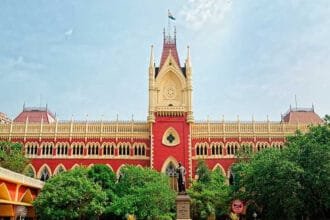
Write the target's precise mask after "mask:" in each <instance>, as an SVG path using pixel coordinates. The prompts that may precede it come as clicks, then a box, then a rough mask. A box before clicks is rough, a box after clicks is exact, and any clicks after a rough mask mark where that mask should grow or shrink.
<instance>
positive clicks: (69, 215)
mask: <svg viewBox="0 0 330 220" xmlns="http://www.w3.org/2000/svg"><path fill="white" fill-rule="evenodd" d="M105 203H106V193H105V192H103V191H102V189H101V187H100V186H99V185H98V184H95V183H94V182H93V181H91V180H90V179H89V178H88V177H87V170H86V169H85V168H75V169H73V170H71V171H68V172H62V173H60V174H58V175H56V176H54V177H52V178H51V179H49V180H48V181H47V182H46V184H45V186H44V188H43V189H42V190H41V193H40V194H39V196H38V197H37V199H36V200H35V202H34V203H33V205H34V206H35V208H36V212H37V215H38V216H39V218H40V219H84V218H86V219H93V218H96V217H97V216H100V215H101V214H102V213H103V212H104V207H105Z"/></svg>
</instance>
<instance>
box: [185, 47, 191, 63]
mask: <svg viewBox="0 0 330 220" xmlns="http://www.w3.org/2000/svg"><path fill="white" fill-rule="evenodd" d="M186 67H188V68H189V67H191V62H190V47H189V45H188V46H187V59H186Z"/></svg>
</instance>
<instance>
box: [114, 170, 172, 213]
mask: <svg viewBox="0 0 330 220" xmlns="http://www.w3.org/2000/svg"><path fill="white" fill-rule="evenodd" d="M120 175H121V177H120V179H119V182H118V183H117V186H116V199H115V200H114V202H113V204H112V206H111V207H112V210H113V212H114V213H116V214H117V215H121V216H125V215H127V214H132V215H135V216H136V218H138V219H147V218H150V219H155V218H159V217H161V216H173V213H171V211H173V209H174V202H175V192H174V191H173V190H172V189H171V188H170V186H169V180H168V177H167V176H165V175H164V174H162V173H158V172H157V171H155V170H152V169H149V168H140V167H134V166H125V167H123V168H122V169H121V174H120Z"/></svg>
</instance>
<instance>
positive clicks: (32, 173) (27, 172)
mask: <svg viewBox="0 0 330 220" xmlns="http://www.w3.org/2000/svg"><path fill="white" fill-rule="evenodd" d="M23 174H24V175H26V176H28V177H32V178H35V177H36V173H35V170H34V169H33V168H32V165H31V164H29V165H28V166H27V167H26V168H25V169H24V171H23Z"/></svg>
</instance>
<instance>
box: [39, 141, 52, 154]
mask: <svg viewBox="0 0 330 220" xmlns="http://www.w3.org/2000/svg"><path fill="white" fill-rule="evenodd" d="M41 155H44V156H51V155H53V143H43V144H42V145H41Z"/></svg>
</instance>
